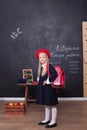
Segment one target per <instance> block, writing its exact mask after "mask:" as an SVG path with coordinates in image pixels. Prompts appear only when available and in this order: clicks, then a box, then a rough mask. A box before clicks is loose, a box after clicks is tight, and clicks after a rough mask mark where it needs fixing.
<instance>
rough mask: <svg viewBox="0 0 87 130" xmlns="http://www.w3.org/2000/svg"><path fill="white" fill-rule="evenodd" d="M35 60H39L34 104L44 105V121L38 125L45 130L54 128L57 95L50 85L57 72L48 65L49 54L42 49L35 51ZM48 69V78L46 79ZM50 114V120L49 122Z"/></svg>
mask: <svg viewBox="0 0 87 130" xmlns="http://www.w3.org/2000/svg"><path fill="white" fill-rule="evenodd" d="M36 58H37V59H38V60H39V67H38V78H37V80H38V82H39V85H38V87H37V96H36V103H37V104H40V105H45V119H44V120H42V121H41V122H39V123H38V124H39V125H46V126H45V127H46V128H52V127H56V126H57V123H56V119H57V106H56V105H57V104H58V100H57V95H56V91H55V89H54V88H52V85H51V83H52V82H53V81H54V80H55V78H56V77H57V72H56V71H55V69H54V67H53V65H52V64H50V63H49V59H50V52H49V51H48V50H46V49H44V48H42V49H39V50H37V51H36ZM48 66H49V67H48ZM48 68H49V72H50V76H49V77H48ZM50 113H52V115H51V118H52V119H51V120H50Z"/></svg>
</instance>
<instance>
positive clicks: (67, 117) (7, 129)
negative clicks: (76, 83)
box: [0, 101, 87, 130]
mask: <svg viewBox="0 0 87 130" xmlns="http://www.w3.org/2000/svg"><path fill="white" fill-rule="evenodd" d="M5 104H6V102H3V101H0V130H45V129H47V128H45V127H44V126H39V125H38V122H39V121H41V120H42V119H43V116H44V107H43V106H38V105H36V104H35V103H31V104H30V105H29V106H28V107H27V109H26V113H25V114H24V115H5V112H4V107H5ZM57 124H58V126H57V127H55V128H50V129H53V130H87V101H59V105H58V115H57Z"/></svg>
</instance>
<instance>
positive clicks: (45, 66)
mask: <svg viewBox="0 0 87 130" xmlns="http://www.w3.org/2000/svg"><path fill="white" fill-rule="evenodd" d="M48 63H49V59H48V56H47V61H46V63H45V64H44V68H43V71H42V76H44V75H45V74H46V73H47V66H48ZM40 68H41V63H40V62H39V66H38V76H40Z"/></svg>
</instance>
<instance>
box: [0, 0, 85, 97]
mask: <svg viewBox="0 0 87 130" xmlns="http://www.w3.org/2000/svg"><path fill="white" fill-rule="evenodd" d="M86 5H87V1H86V0H84V1H83V0H66V1H65V0H32V1H31V0H15V1H13V0H8V1H5V0H0V30H1V32H0V34H1V36H0V48H1V49H0V97H23V96H24V88H21V87H19V86H18V85H17V80H18V78H20V77H22V69H24V68H25V69H26V68H32V70H33V75H34V80H36V78H37V67H38V61H37V60H36V59H35V52H36V50H37V49H39V48H42V47H45V48H47V49H49V51H50V52H51V59H50V62H52V63H53V64H54V65H55V64H56V65H61V66H62V67H63V69H64V71H65V73H66V86H65V89H62V90H59V96H61V97H82V96H83V58H82V57H83V55H82V21H84V20H87V8H86Z"/></svg>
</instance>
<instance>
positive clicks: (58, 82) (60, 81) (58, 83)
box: [48, 65, 65, 88]
mask: <svg viewBox="0 0 87 130" xmlns="http://www.w3.org/2000/svg"><path fill="white" fill-rule="evenodd" d="M54 68H55V70H56V72H57V74H58V76H57V77H56V79H55V80H54V82H53V83H52V87H53V88H64V87H65V72H64V70H63V68H62V67H61V66H58V65H57V66H54ZM48 75H50V74H49V72H48Z"/></svg>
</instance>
